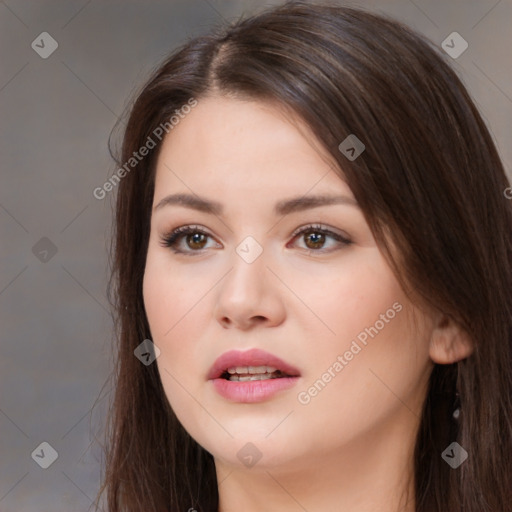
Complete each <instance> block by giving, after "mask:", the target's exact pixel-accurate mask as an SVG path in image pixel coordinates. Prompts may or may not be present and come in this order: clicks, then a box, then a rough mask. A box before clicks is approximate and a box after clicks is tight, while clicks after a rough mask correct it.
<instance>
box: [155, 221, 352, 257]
mask: <svg viewBox="0 0 512 512" xmlns="http://www.w3.org/2000/svg"><path fill="white" fill-rule="evenodd" d="M197 233H200V234H202V235H206V236H208V237H211V235H210V234H209V233H207V232H206V231H204V230H203V229H202V228H201V227H200V226H182V227H179V228H177V229H175V230H174V231H171V232H170V233H169V234H167V235H164V236H162V239H161V244H162V246H163V247H168V248H170V249H171V250H172V251H173V252H175V253H178V254H186V255H189V256H193V255H196V254H201V253H202V252H203V251H204V250H205V249H200V250H197V251H195V250H190V251H182V250H181V249H177V248H176V246H177V243H178V242H179V241H180V240H181V239H182V238H183V237H184V236H186V235H189V234H197ZM305 233H321V234H323V235H328V236H329V237H331V238H334V239H335V240H336V241H337V242H339V243H341V244H342V246H348V245H350V244H352V241H351V240H349V239H348V238H346V237H344V236H342V235H340V234H339V233H335V232H334V231H331V230H330V229H326V228H324V227H322V226H321V225H319V224H311V225H309V226H305V227H303V228H299V229H298V230H296V231H295V232H294V233H293V235H292V237H293V239H295V238H297V237H299V236H300V235H303V234H305ZM307 250H308V251H309V252H319V253H326V252H331V251H332V250H333V249H330V250H322V249H318V250H317V249H307ZM334 250H335V249H334Z"/></svg>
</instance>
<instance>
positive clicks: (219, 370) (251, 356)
mask: <svg viewBox="0 0 512 512" xmlns="http://www.w3.org/2000/svg"><path fill="white" fill-rule="evenodd" d="M236 366H272V367H274V368H277V369H278V370H281V372H283V373H285V374H287V375H289V376H288V377H282V378H279V379H268V380H255V381H245V382H239V381H229V380H226V379H223V378H221V375H222V374H223V373H224V372H225V371H226V370H227V369H228V368H232V367H236ZM299 377H300V372H299V370H297V368H294V367H293V366H291V365H289V364H288V363H286V362H285V361H283V360H282V359H280V358H279V357H277V356H274V355H272V354H269V353H268V352H265V351H263V350H259V349H251V350H246V351H244V352H241V351H239V350H230V351H229V352H225V353H224V354H222V355H221V356H220V357H219V358H218V359H217V360H216V361H215V362H214V363H213V365H212V367H211V369H210V371H209V373H208V380H210V381H212V383H213V386H214V388H215V390H216V391H217V393H219V394H220V395H221V396H223V397H224V398H226V399H228V400H231V401H232V402H241V403H254V402H261V401H263V400H266V399H267V398H270V397H271V396H273V395H274V394H276V393H277V392H279V391H283V390H285V389H289V388H291V387H293V386H294V385H295V384H296V383H297V381H298V380H299Z"/></svg>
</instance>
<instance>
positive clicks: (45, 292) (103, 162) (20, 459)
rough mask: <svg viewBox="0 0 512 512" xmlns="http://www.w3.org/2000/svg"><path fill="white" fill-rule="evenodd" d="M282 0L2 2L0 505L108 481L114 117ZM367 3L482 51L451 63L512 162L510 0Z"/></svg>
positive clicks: (48, 503)
mask: <svg viewBox="0 0 512 512" xmlns="http://www.w3.org/2000/svg"><path fill="white" fill-rule="evenodd" d="M277 3H281V2H266V3H265V2H258V1H249V0H245V1H229V0H217V1H214V0H209V1H206V0H191V1H188V2H186V1H178V0H174V1H167V2H164V1H152V2H150V1H125V2H121V1H106V0H102V1H100V0H89V1H86V0H74V1H69V0H68V1H63V0H62V1H59V0H54V1H37V0H27V1H15V0H6V1H0V27H1V29H0V39H1V44H0V52H1V62H2V65H1V68H0V120H1V121H0V130H1V136H0V148H1V153H0V154H1V177H2V186H1V189H0V230H1V237H2V238H1V240H2V243H1V245H0V251H1V262H2V265H1V269H0V311H1V326H2V329H1V336H2V338H1V357H0V365H1V366H0V375H1V381H0V432H1V435H0V511H2V512H13V511H16V512H18V511H24V512H32V511H38V512H41V511H52V512H59V511H71V510H73V511H86V510H89V509H90V507H91V502H92V499H93V498H94V497H95V495H96V491H97V489H98V485H99V481H100V477H101V450H100V449H99V447H98V446H97V444H96V443H95V442H94V432H98V430H99V429H101V425H102V424H103V421H104V414H105V410H106V405H107V404H108V400H109V397H110V396H111V394H110V391H111V390H110V389H108V386H106V387H103V384H104V383H105V380H106V378H107V376H108V375H109V373H110V371H111V368H112V361H111V359H112V358H111V346H110V337H111V329H112V323H111V319H110V316H109V312H108V311H109V306H108V302H107V300H106V282H107V276H108V273H107V272H108V260H107V250H108V246H109V236H110V235H109V233H110V222H111V215H112V204H113V203H112V200H113V199H114V195H113V194H110V195H109V196H108V198H106V199H104V200H103V201H100V200H97V199H95V198H94V197H93V195H92V191H93V189H94V188H95V187H98V186H101V185H102V184H103V183H104V182H105V180H106V179H107V178H108V176H110V175H111V173H112V172H113V171H114V170H115V166H114V164H113V162H112V161H111V160H110V157H109V154H108V151H107V141H108V137H109V133H110V130H111V129H112V127H113V125H114V123H115V122H116V119H117V118H118V116H120V115H121V113H122V112H123V110H124V108H125V106H126V105H127V102H128V100H129V99H130V98H131V95H132V94H133V92H134V91H135V90H136V89H137V88H138V87H139V86H140V85H141V84H142V82H143V81H144V79H145V78H146V77H147V74H148V72H149V71H150V70H151V69H153V68H154V66H155V65H156V64H157V63H158V62H160V60H161V59H162V58H163V57H164V56H165V55H166V54H168V53H169V52H170V51H171V50H172V49H173V48H175V47H176V46H177V45H178V44H181V43H182V42H184V41H185V40H186V39H187V38H189V37H193V36H196V35H199V34H202V33H205V32H207V31H208V29H209V28H210V27H212V26H213V25H218V24H219V23H222V22H224V20H230V19H233V18H235V17H238V16H239V15H241V14H243V13H255V12H257V11H259V10H261V9H263V8H264V7H265V6H267V5H271V4H277ZM340 3H342V2H340ZM353 5H361V6H367V7H370V8H372V9H375V10H377V11H381V12H384V13H388V14H391V15H393V16H395V17H396V18H398V19H400V20H403V21H405V22H406V23H408V24H410V25H411V26H412V27H414V28H416V29H417V30H419V31H420V32H423V33H425V34H426V35H427V36H428V37H430V38H431V39H432V40H434V41H435V42H436V43H438V44H439V45H441V42H442V41H443V40H444V39H445V38H446V37H447V36H448V34H450V33H451V32H453V31H457V32H459V33H460V34H461V35H462V36H463V38H464V39H465V40H466V41H467V42H468V43H469V48H468V49H467V50H466V51H465V52H464V53H463V54H462V55H461V56H460V57H459V58H458V59H457V60H453V64H454V66H455V68H456V69H457V70H458V72H459V73H460V75H461V77H462V79H463V81H464V82H465V83H466V85H467V86H468V88H469V90H470V92H471V93H472V95H473V97H474V98H475V100H476V103H477V105H478V107H479V108H480V111H481V112H482V114H483V115H484V118H485V119H486V121H487V123H488V125H489V126H490V127H491V131H492V133H493V136H494V138H495V140H496V142H497V145H498V148H499V150H500V153H501V155H502V157H503V160H504V163H505V166H506V168H507V172H508V173H509V175H510V173H511V169H512V165H511V162H512V145H511V144H510V142H511V140H512V138H511V133H512V59H511V58H510V54H511V50H510V49H511V47H512V32H511V31H510V29H509V27H510V24H511V22H512V1H511V0H501V1H496V0H482V1H449V2H446V1H434V2H432V1H426V0H423V1H422V0H415V1H412V0H397V1H381V2H377V1H374V2H371V1H361V2H353ZM42 32H48V33H50V34H51V36H52V37H53V38H54V39H55V40H56V41H57V42H58V45H59V46H58V49H57V50H56V51H55V52H54V53H53V54H52V55H51V56H50V57H49V58H47V59H43V58H41V57H40V56H39V55H38V54H37V53H36V52H35V51H34V50H33V49H32V48H31V43H32V41H34V40H35V39H36V38H37V37H38V36H39V34H41V33H42ZM43 237H46V238H47V239H49V240H50V241H51V243H52V244H53V245H54V246H55V248H56V251H57V252H56V253H55V254H52V252H51V249H49V245H48V244H49V242H48V241H47V240H43V241H40V240H41V239H42V238H43ZM36 244H37V245H36ZM34 246H35V249H34ZM44 250H47V251H48V252H47V253H44ZM45 260H46V261H45ZM95 402H96V405H95ZM43 441H46V442H48V443H49V444H50V445H51V446H52V447H53V448H54V449H55V450H56V451H57V452H58V458H57V459H56V460H55V462H54V463H53V464H52V465H51V466H50V467H49V468H48V469H42V468H41V467H39V465H38V464H36V462H35V461H34V459H33V458H32V457H31V454H32V452H33V451H34V450H35V449H36V448H37V447H38V446H39V445H40V443H41V442H43ZM45 456H48V452H47V454H46V455H45Z"/></svg>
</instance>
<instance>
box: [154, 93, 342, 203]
mask: <svg viewBox="0 0 512 512" xmlns="http://www.w3.org/2000/svg"><path fill="white" fill-rule="evenodd" d="M335 165H336V164H335V163H334V159H333V158H332V157H331V156H330V155H329V154H328V153H327V151H326V150H325V149H324V148H322V147H321V145H320V143H319V141H318V140H317V139H316V138H315V137H314V135H313V133H312V132H311V130H310V128H309V127H308V126H307V125H306V124H305V123H304V122H302V121H301V120H300V119H299V118H298V117H297V116H294V115H293V114H292V113H291V112H290V111H288V110H285V109H284V108H282V107H280V106H278V105H277V104H273V103H269V102H260V101H247V100H238V99H231V98H225V97H217V96H216V97H208V98H205V99H200V100H198V104H197V106H196V107H195V108H194V109H192V111H191V112H190V113H189V114H187V115H186V116H185V117H184V118H183V119H181V120H180V122H179V124H177V125H176V126H175V127H174V128H173V130H172V131H170V132H169V134H168V135H167V136H166V138H165V140H164V143H163V146H162V148H161V152H160V155H159V159H158V163H157V173H156V189H157V190H156V192H157V191H158V189H159V188H160V187H166V188H168V187H175V186H181V188H183V187H184V184H185V183H186V184H187V185H188V186H191V187H194V188H195V187H200V188H201V189H202V190H208V189H218V187H219V186H228V184H229V185H230V186H237V185H238V186H240V187H242V186H244V187H248V188H252V189H258V188H261V187H264V188H265V190H266V191H267V192H269V193H270V192H271V190H273V189H282V188H283V187H284V188H289V187H290V186H291V185H294V187H295V189H294V190H295V191H301V190H302V193H304V194H305V193H306V192H307V191H308V189H310V188H312V187H314V186H315V184H316V183H318V186H320V184H322V185H323V186H324V187H327V188H332V187H335V188H336V189H337V190H340V191H344V192H348V187H347V186H346V185H345V184H344V183H343V182H342V181H341V180H340V178H339V176H338V175H336V173H335V172H333V169H334V168H335ZM180 178H181V183H180ZM324 192H325V190H324Z"/></svg>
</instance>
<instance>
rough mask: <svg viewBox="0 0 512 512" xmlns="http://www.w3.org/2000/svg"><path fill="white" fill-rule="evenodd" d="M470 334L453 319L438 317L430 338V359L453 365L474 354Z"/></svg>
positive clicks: (444, 316) (443, 316)
mask: <svg viewBox="0 0 512 512" xmlns="http://www.w3.org/2000/svg"><path fill="white" fill-rule="evenodd" d="M473 349H474V346H473V341H472V340H471V338H470V336H469V334H468V333H467V332H466V331H465V330H464V329H462V327H460V326H459V324H457V323H456V322H455V321H454V320H453V319H451V318H449V317H448V316H446V315H442V314H440V315H437V318H436V319H435V323H434V327H433V329H432V334H431V337H430V345H429V354H430V358H431V359H432V360H433V361H434V362H435V363H438V364H452V363H456V362H457V361H461V360H462V359H465V358H466V357H469V356H470V355H471V354H472V353H473Z"/></svg>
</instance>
